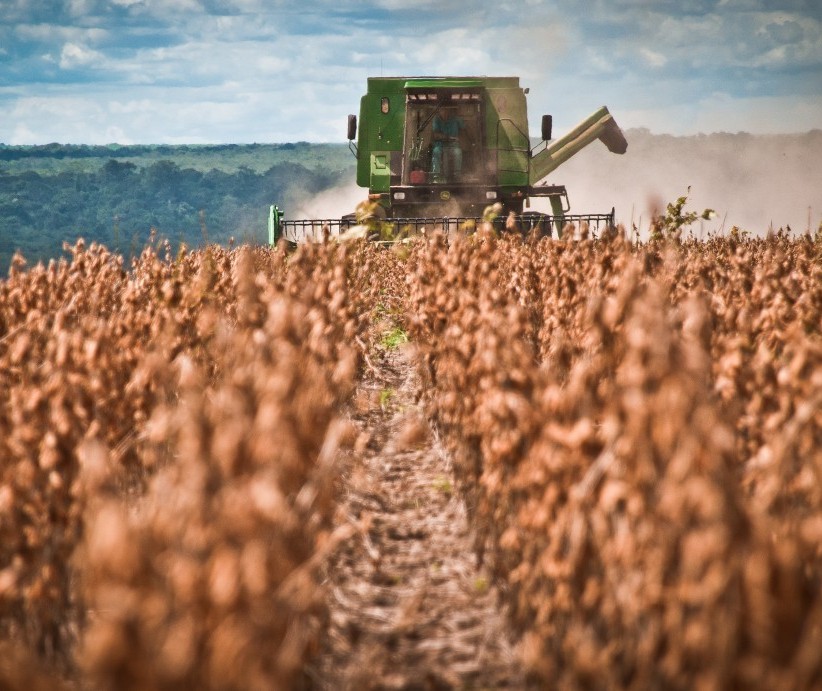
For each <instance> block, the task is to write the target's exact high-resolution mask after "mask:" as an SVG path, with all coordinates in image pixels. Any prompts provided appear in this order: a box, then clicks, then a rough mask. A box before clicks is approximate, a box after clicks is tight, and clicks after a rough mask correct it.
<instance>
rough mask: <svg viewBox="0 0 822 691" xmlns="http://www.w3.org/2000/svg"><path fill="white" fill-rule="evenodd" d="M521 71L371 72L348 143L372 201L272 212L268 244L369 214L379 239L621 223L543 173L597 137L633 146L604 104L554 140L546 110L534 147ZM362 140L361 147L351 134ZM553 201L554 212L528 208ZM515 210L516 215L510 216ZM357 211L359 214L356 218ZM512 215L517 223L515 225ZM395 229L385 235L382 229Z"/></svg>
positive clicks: (328, 231)
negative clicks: (297, 214)
mask: <svg viewBox="0 0 822 691" xmlns="http://www.w3.org/2000/svg"><path fill="white" fill-rule="evenodd" d="M527 93H528V89H523V88H522V87H521V86H520V84H519V78H518V77H385V78H383V77H372V78H370V79H369V80H368V93H366V94H365V96H363V97H362V99H361V101H360V116H359V129H358V127H357V124H358V120H357V116H355V115H349V116H348V140H349V148H350V149H351V151H352V152H353V154H354V156H355V157H356V159H357V184H358V185H359V186H360V187H364V188H368V200H369V201H370V202H371V203H370V204H366V205H361V207H365V208H366V211H365V212H364V211H363V210H362V209H361V210H360V213H359V214H349V215H347V216H344V217H342V218H338V219H316V220H292V219H286V217H285V214H284V212H283V210H282V209H280V208H279V207H278V206H276V205H275V206H271V207H270V210H269V224H268V233H269V242H270V243H271V244H276V243H277V242H278V241H279V239H280V238H285V239H286V240H288V241H289V242H292V243H300V242H309V241H314V240H320V239H323V238H325V237H328V236H336V235H340V234H343V233H346V232H350V231H351V229H352V228H354V227H363V226H360V225H359V224H360V223H362V222H363V220H364V219H363V216H364V215H366V216H368V217H369V220H370V221H371V223H370V226H369V227H371V228H373V227H374V225H375V221H376V225H378V226H379V227H380V228H381V229H382V232H380V233H379V235H380V236H381V238H382V239H386V237H398V236H405V235H409V234H415V233H419V232H421V231H424V230H434V229H442V230H444V231H445V232H451V231H453V230H455V229H457V228H466V227H471V226H472V225H473V226H474V227H476V224H477V223H479V222H480V221H482V220H483V218H486V219H487V218H488V215H487V214H485V211H486V209H488V207H490V206H494V205H497V206H496V207H495V212H494V214H493V216H494V217H495V218H496V222H497V223H498V224H501V226H502V227H505V226H506V225H507V227H508V228H509V229H511V228H513V227H515V228H516V229H517V230H519V231H520V232H533V231H536V232H538V233H540V234H542V235H551V234H552V230H553V231H555V232H556V234H557V235H559V234H561V232H562V228H563V227H564V226H565V225H566V224H568V223H575V224H579V223H582V222H586V223H588V224H589V226H590V227H592V228H593V229H594V230H596V229H598V228H601V227H607V226H612V225H613V224H614V210H613V208H612V209H611V211H610V213H603V214H577V215H574V214H571V213H569V212H570V204H569V201H568V193H567V191H566V189H565V186H564V185H553V184H547V183H546V182H545V178H546V177H547V176H548V175H549V174H550V173H552V172H553V171H554V170H555V169H556V168H557V167H558V166H560V165H561V164H562V163H564V162H565V161H567V160H568V159H569V158H571V156H573V155H574V154H576V153H577V152H579V151H580V150H581V149H583V148H584V147H585V146H587V145H588V144H590V143H591V142H593V141H594V140H596V139H599V140H600V141H601V142H603V143H604V144H605V146H606V147H608V150H609V151H612V152H613V153H617V154H622V153H625V151H626V149H627V148H628V143H627V142H626V140H625V136H624V135H623V133H622V130H620V128H619V126H618V125H617V123H616V121H615V120H614V118H613V116H612V115H611V114H610V113H609V112H608V109H607V108H606V107H604V106H603V107H602V108H600V109H599V110H597V111H596V112H595V113H593V114H592V115H590V116H589V117H588V118H586V119H585V120H584V121H583V122H581V123H580V124H579V125H577V126H576V127H574V128H573V129H572V130H571V131H570V132H569V133H568V134H566V135H565V136H563V137H561V138H559V139H556V140H552V136H551V123H552V121H551V116H550V115H543V117H542V132H541V135H542V137H541V142H540V143H539V144H538V145H537V146H536V147H533V148H532V146H531V140H530V137H529V134H528V115H527V107H526V99H525V96H526V94H527ZM355 139H356V143H354V140H355ZM536 197H547V198H548V200H549V201H550V205H551V213H550V214H544V213H539V212H534V211H528V210H527V209H529V207H530V200H531V199H532V198H536ZM512 213H513V216H511V214H512ZM358 215H359V218H358V217H357V216H358ZM512 218H513V219H514V222H513V223H512ZM386 228H387V229H388V232H385V229H386Z"/></svg>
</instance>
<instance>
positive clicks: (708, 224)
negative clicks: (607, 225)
mask: <svg viewBox="0 0 822 691" xmlns="http://www.w3.org/2000/svg"><path fill="white" fill-rule="evenodd" d="M625 137H626V139H627V140H628V151H627V152H626V153H625V154H624V155H622V156H617V155H614V154H611V153H609V152H608V150H607V149H606V148H605V147H604V146H603V145H602V144H601V143H600V142H594V143H593V144H591V145H590V146H588V147H587V148H586V149H584V150H583V151H582V152H581V153H579V154H577V155H576V156H575V157H574V158H572V159H571V160H569V161H568V162H567V163H565V164H564V165H562V166H560V167H559V168H558V169H557V170H556V171H555V172H554V173H552V174H551V175H550V176H548V178H547V180H548V181H549V182H551V183H556V184H563V185H566V187H567V188H568V196H569V198H570V201H571V211H572V212H576V213H586V212H606V211H609V210H610V208H611V206H613V207H615V209H616V219H617V222H619V223H623V224H624V225H625V227H626V228H631V226H632V225H634V226H636V227H637V228H638V229H639V232H640V236H641V237H642V236H647V230H648V224H649V220H650V217H651V209H652V208H653V207H656V208H657V209H659V210H661V211H664V209H665V205H666V204H667V203H668V202H672V201H675V200H676V198H677V197H680V196H682V195H684V194H686V193H687V190H688V187H689V186H690V188H691V191H690V194H689V196H688V204H687V205H686V207H685V210H686V211H688V210H693V211H697V212H702V210H703V209H706V208H710V209H714V210H715V211H716V213H717V216H716V218H715V219H714V220H712V221H704V222H701V225H700V222H697V223H696V224H694V226H692V228H691V230H692V231H693V232H694V233H695V234H696V235H697V236H699V235H700V234H702V235H707V234H708V233H709V232H721V233H727V232H729V231H730V229H731V228H732V227H733V226H737V227H739V228H740V229H742V230H747V231H749V232H750V233H752V234H754V235H764V234H766V233H767V232H768V230H769V229H770V228H773V229H774V230H776V229H778V228H780V227H786V226H790V228H791V230H793V231H794V232H805V231H806V230H808V228H810V230H811V232H813V231H815V230H817V228H819V225H820V223H821V222H822V130H812V131H811V132H807V133H805V134H782V135H751V134H746V133H738V134H728V133H716V134H709V135H703V134H700V135H695V136H689V137H674V136H670V135H655V134H651V133H650V132H648V131H647V130H644V129H634V130H627V131H626V132H625ZM533 208H536V209H539V210H548V207H546V206H544V202H543V200H539V201H538V202H534V204H533Z"/></svg>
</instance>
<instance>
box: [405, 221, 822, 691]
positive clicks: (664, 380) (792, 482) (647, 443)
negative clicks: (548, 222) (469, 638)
mask: <svg viewBox="0 0 822 691" xmlns="http://www.w3.org/2000/svg"><path fill="white" fill-rule="evenodd" d="M419 252H420V256H419V261H418V264H417V268H416V275H415V276H414V278H413V280H412V282H411V295H410V304H409V314H410V315H412V316H411V317H410V320H409V321H410V327H411V331H412V338H413V340H414V341H415V342H416V343H417V344H418V348H419V350H420V367H421V372H422V374H423V376H424V378H425V380H426V382H427V384H428V391H427V393H426V399H427V402H428V407H429V411H430V414H431V416H432V418H433V420H434V421H435V422H436V424H437V425H438V426H439V428H440V429H441V431H442V432H443V434H444V436H445V439H446V441H447V443H448V445H449V447H450V449H451V451H452V454H453V457H454V461H455V470H456V473H457V478H458V480H459V481H460V483H461V485H462V486H463V488H464V491H465V496H466V498H467V500H468V505H469V509H470V510H471V511H472V515H473V517H474V521H475V524H476V528H477V532H478V540H477V549H478V551H479V554H480V555H484V556H486V557H487V558H488V560H489V561H490V562H491V564H492V565H493V568H494V571H495V573H496V575H497V579H498V583H499V585H500V586H501V588H502V590H503V592H504V594H505V598H506V600H507V601H508V604H509V605H510V608H511V612H512V619H513V621H514V623H515V625H516V626H517V627H518V628H519V630H520V631H521V632H522V634H523V636H524V638H523V650H524V655H525V658H526V662H527V664H528V666H529V668H530V670H531V673H532V675H533V676H534V677H535V678H536V679H539V680H541V681H542V683H550V684H552V685H556V686H560V687H564V688H588V687H593V688H603V687H613V688H648V687H664V688H669V687H670V688H692V687H695V686H705V687H712V688H715V687H726V686H731V685H740V686H744V687H746V688H748V687H752V688H756V687H758V688H776V687H778V688H806V687H808V686H812V685H818V684H819V683H822V676H820V675H822V653H820V650H822V648H821V647H820V643H822V640H820V639H822V597H821V596H820V584H821V583H822V562H820V559H819V557H820V551H821V550H822V532H821V531H820V525H822V502H820V496H819V487H820V484H819V473H820V469H822V455H821V454H822V451H821V450H822V413H820V410H822V406H820V403H821V402H822V400H821V399H820V396H822V359H820V358H819V353H820V323H822V301H820V297H821V296H820V246H819V243H818V242H816V243H814V242H813V241H811V240H808V239H804V238H803V239H799V240H790V239H788V238H786V237H784V236H778V237H774V238H769V239H767V240H749V241H745V242H736V240H728V241H720V240H714V241H711V242H709V243H705V244H698V243H684V244H679V243H670V244H662V243H661V244H654V245H652V246H647V247H640V248H636V247H632V246H631V245H630V244H628V243H626V242H625V241H624V240H623V239H622V238H621V237H619V236H616V237H612V238H605V239H604V240H602V241H597V242H594V241H592V240H583V241H581V242H577V243H564V242H559V243H557V242H555V243H550V242H545V241H543V242H540V243H538V244H521V243H519V242H518V241H511V240H499V241H498V240H496V239H494V238H492V237H485V238H479V239H475V240H473V241H458V242H455V243H453V244H452V245H451V246H450V247H445V245H444V243H443V242H442V240H441V239H439V240H437V239H435V240H432V241H431V242H430V243H429V244H428V245H427V246H426V247H424V248H422V249H421V250H419ZM730 392H733V393H730ZM754 430H755V431H756V434H754Z"/></svg>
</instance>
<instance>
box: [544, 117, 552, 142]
mask: <svg viewBox="0 0 822 691" xmlns="http://www.w3.org/2000/svg"><path fill="white" fill-rule="evenodd" d="M553 121H554V119H553V118H552V117H551V116H550V115H543V116H542V141H544V142H547V141H549V140H550V139H551V125H552V124H553Z"/></svg>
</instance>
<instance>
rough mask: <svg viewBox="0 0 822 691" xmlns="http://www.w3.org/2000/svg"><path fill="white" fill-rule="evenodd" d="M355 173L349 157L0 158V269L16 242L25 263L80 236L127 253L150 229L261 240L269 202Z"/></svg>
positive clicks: (166, 234) (191, 240)
mask: <svg viewBox="0 0 822 691" xmlns="http://www.w3.org/2000/svg"><path fill="white" fill-rule="evenodd" d="M246 146H249V145H246ZM250 146H253V145H250ZM16 148H20V147H16ZM30 148H42V147H30ZM65 148H68V147H65ZM86 148H99V147H86ZM2 153H3V147H0V156H1V155H2ZM69 153H71V152H69ZM40 155H41V156H42V153H41V154H40ZM351 177H353V167H351V168H348V169H340V168H323V167H321V166H315V167H310V168H309V167H307V166H305V165H303V164H301V163H297V162H294V161H283V162H279V163H276V164H274V165H272V166H271V167H270V168H268V169H267V170H265V171H263V172H255V171H254V170H252V169H250V168H248V167H245V166H241V167H240V168H239V169H238V170H236V171H235V172H230V173H229V172H225V171H222V170H217V169H216V168H213V169H211V170H209V171H201V170H195V169H193V168H187V167H186V168H184V167H180V166H179V165H178V164H177V163H175V162H174V161H173V160H159V161H156V162H154V163H152V164H150V165H147V166H144V167H140V166H138V165H136V164H135V163H133V162H131V161H119V160H117V159H116V158H109V159H108V160H107V161H106V162H105V163H104V164H103V165H101V166H100V167H99V168H98V169H97V170H95V171H92V172H82V171H80V172H78V171H72V170H64V171H62V172H59V173H57V174H53V175H47V174H41V173H39V172H37V171H32V170H28V171H22V172H15V173H10V172H8V171H7V170H3V169H2V168H0V271H2V275H3V276H5V274H6V272H7V271H8V267H9V263H10V260H11V257H12V255H13V253H14V252H15V251H17V250H19V251H21V252H22V253H23V255H24V256H25V258H26V260H27V261H28V262H29V263H34V262H37V261H47V260H48V259H50V258H55V257H59V256H61V255H62V246H63V243H64V242H70V243H73V242H74V241H75V240H76V239H77V238H78V237H83V238H84V239H85V240H86V241H87V242H92V241H96V242H100V243H103V244H105V245H106V246H108V247H109V248H111V249H114V250H117V251H119V252H122V253H124V254H125V255H127V256H129V255H133V254H135V253H139V251H141V249H142V248H143V247H144V246H145V244H146V242H148V241H149V239H150V238H151V237H152V234H153V235H154V236H155V237H160V238H168V239H169V240H170V241H171V242H172V244H173V245H175V246H176V245H178V244H179V243H185V244H186V245H187V246H189V247H194V246H198V245H202V244H204V243H206V242H218V243H221V244H227V243H228V242H229V240H230V238H232V237H233V238H234V239H235V240H236V241H237V242H244V241H248V242H264V241H265V240H266V239H267V225H266V224H267V211H268V205H269V204H272V203H278V204H279V205H280V206H281V207H284V208H286V209H288V208H292V207H294V206H296V205H297V204H298V203H300V202H302V201H304V200H305V199H306V198H307V197H310V196H311V195H312V194H316V193H318V192H320V191H322V190H325V189H328V188H331V187H333V186H335V185H337V184H339V183H340V182H342V181H343V180H345V179H348V178H351Z"/></svg>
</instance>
